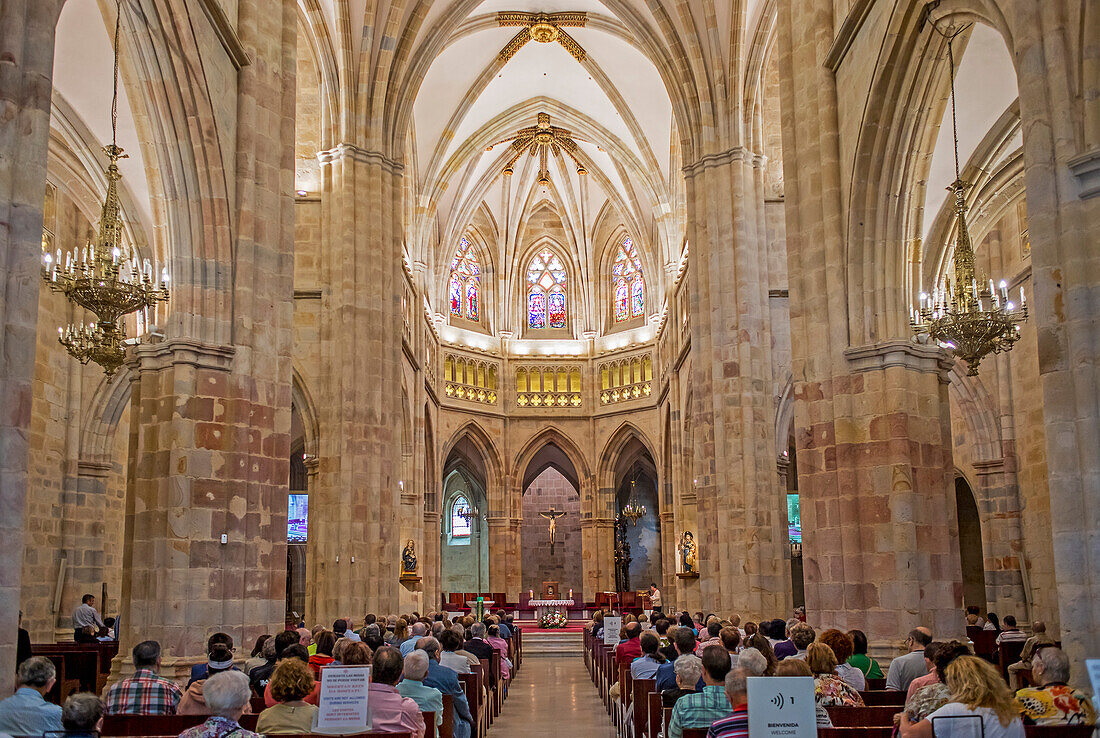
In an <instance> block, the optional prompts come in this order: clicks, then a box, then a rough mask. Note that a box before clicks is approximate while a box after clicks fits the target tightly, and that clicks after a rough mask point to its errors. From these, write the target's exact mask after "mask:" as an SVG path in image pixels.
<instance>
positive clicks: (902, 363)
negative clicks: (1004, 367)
mask: <svg viewBox="0 0 1100 738" xmlns="http://www.w3.org/2000/svg"><path fill="white" fill-rule="evenodd" d="M844 356H845V357H846V358H847V359H848V366H849V367H851V369H852V371H854V372H874V371H881V370H882V369H888V368H890V367H901V368H903V369H908V370H910V371H916V372H921V373H925V374H937V375H939V377H940V381H941V382H943V383H944V384H946V383H947V381H948V379H947V374H948V372H950V371H951V367H952V366H953V365H954V363H955V362H954V359H952V358H951V357H950V356H949V355H948V354H947V352H946V351H945V350H943V349H941V348H940V347H939V346H933V345H930V344H922V343H914V342H912V341H907V340H905V339H894V340H891V341H880V342H879V343H875V344H871V345H869V346H856V347H855V348H850V349H848V350H846V351H845V352H844Z"/></svg>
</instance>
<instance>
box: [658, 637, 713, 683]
mask: <svg viewBox="0 0 1100 738" xmlns="http://www.w3.org/2000/svg"><path fill="white" fill-rule="evenodd" d="M672 644H673V645H674V646H676V653H678V654H680V655H681V656H687V655H688V654H694V653H695V633H693V632H692V631H691V628H687V627H684V626H680V627H678V628H677V629H676V635H674V636H673V637H672ZM675 664H676V662H675V661H669V662H668V663H666V664H661V666H659V667H658V668H657V676H656V677H655V678H656V679H657V685H656V689H657V691H658V692H664V691H665V690H666V689H676V666H675ZM702 688H703V683H702V680H700V682H699V686H698V689H702Z"/></svg>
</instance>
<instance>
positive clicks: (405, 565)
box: [401, 538, 416, 575]
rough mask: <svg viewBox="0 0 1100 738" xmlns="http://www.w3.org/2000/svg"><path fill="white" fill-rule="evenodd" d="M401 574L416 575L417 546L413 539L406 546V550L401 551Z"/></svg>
mask: <svg viewBox="0 0 1100 738" xmlns="http://www.w3.org/2000/svg"><path fill="white" fill-rule="evenodd" d="M401 574H402V575H415V574H416V544H415V543H414V542H413V540H412V539H411V538H410V539H409V542H408V543H406V544H405V548H404V549H403V550H402V551H401Z"/></svg>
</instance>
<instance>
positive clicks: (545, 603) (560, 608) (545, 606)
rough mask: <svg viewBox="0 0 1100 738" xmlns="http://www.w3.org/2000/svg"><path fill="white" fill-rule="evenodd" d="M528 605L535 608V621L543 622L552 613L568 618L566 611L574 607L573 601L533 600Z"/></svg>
mask: <svg viewBox="0 0 1100 738" xmlns="http://www.w3.org/2000/svg"><path fill="white" fill-rule="evenodd" d="M527 604H529V605H530V606H531V607H533V608H535V620H542V618H543V616H545V615H546V614H548V613H551V612H560V613H562V614H563V615H566V616H568V613H567V612H566V609H567V608H570V607H572V606H573V600H531V601H530V602H528V603H527Z"/></svg>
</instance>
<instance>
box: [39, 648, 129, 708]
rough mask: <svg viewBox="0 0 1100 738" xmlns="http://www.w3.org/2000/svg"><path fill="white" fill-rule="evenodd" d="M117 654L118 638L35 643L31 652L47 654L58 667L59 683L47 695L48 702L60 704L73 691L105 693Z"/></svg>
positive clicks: (56, 667) (41, 654)
mask: <svg viewBox="0 0 1100 738" xmlns="http://www.w3.org/2000/svg"><path fill="white" fill-rule="evenodd" d="M116 654H118V642H117V641H103V642H98V643H77V642H75V641H60V642H58V643H35V644H31V655H33V656H45V657H46V658H48V659H49V660H50V661H51V662H53V665H54V668H55V669H56V670H57V684H55V685H54V687H53V689H51V690H50V691H49V692H48V693H47V694H46V701H48V702H53V703H55V704H58V705H60V704H61V703H62V702H64V701H65V698H66V697H68V696H69V695H70V694H72V693H73V692H94V693H96V694H101V693H102V692H103V688H104V687H105V686H106V685H107V677H108V676H110V674H111V660H112V659H113V658H114V657H115V655H116Z"/></svg>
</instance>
